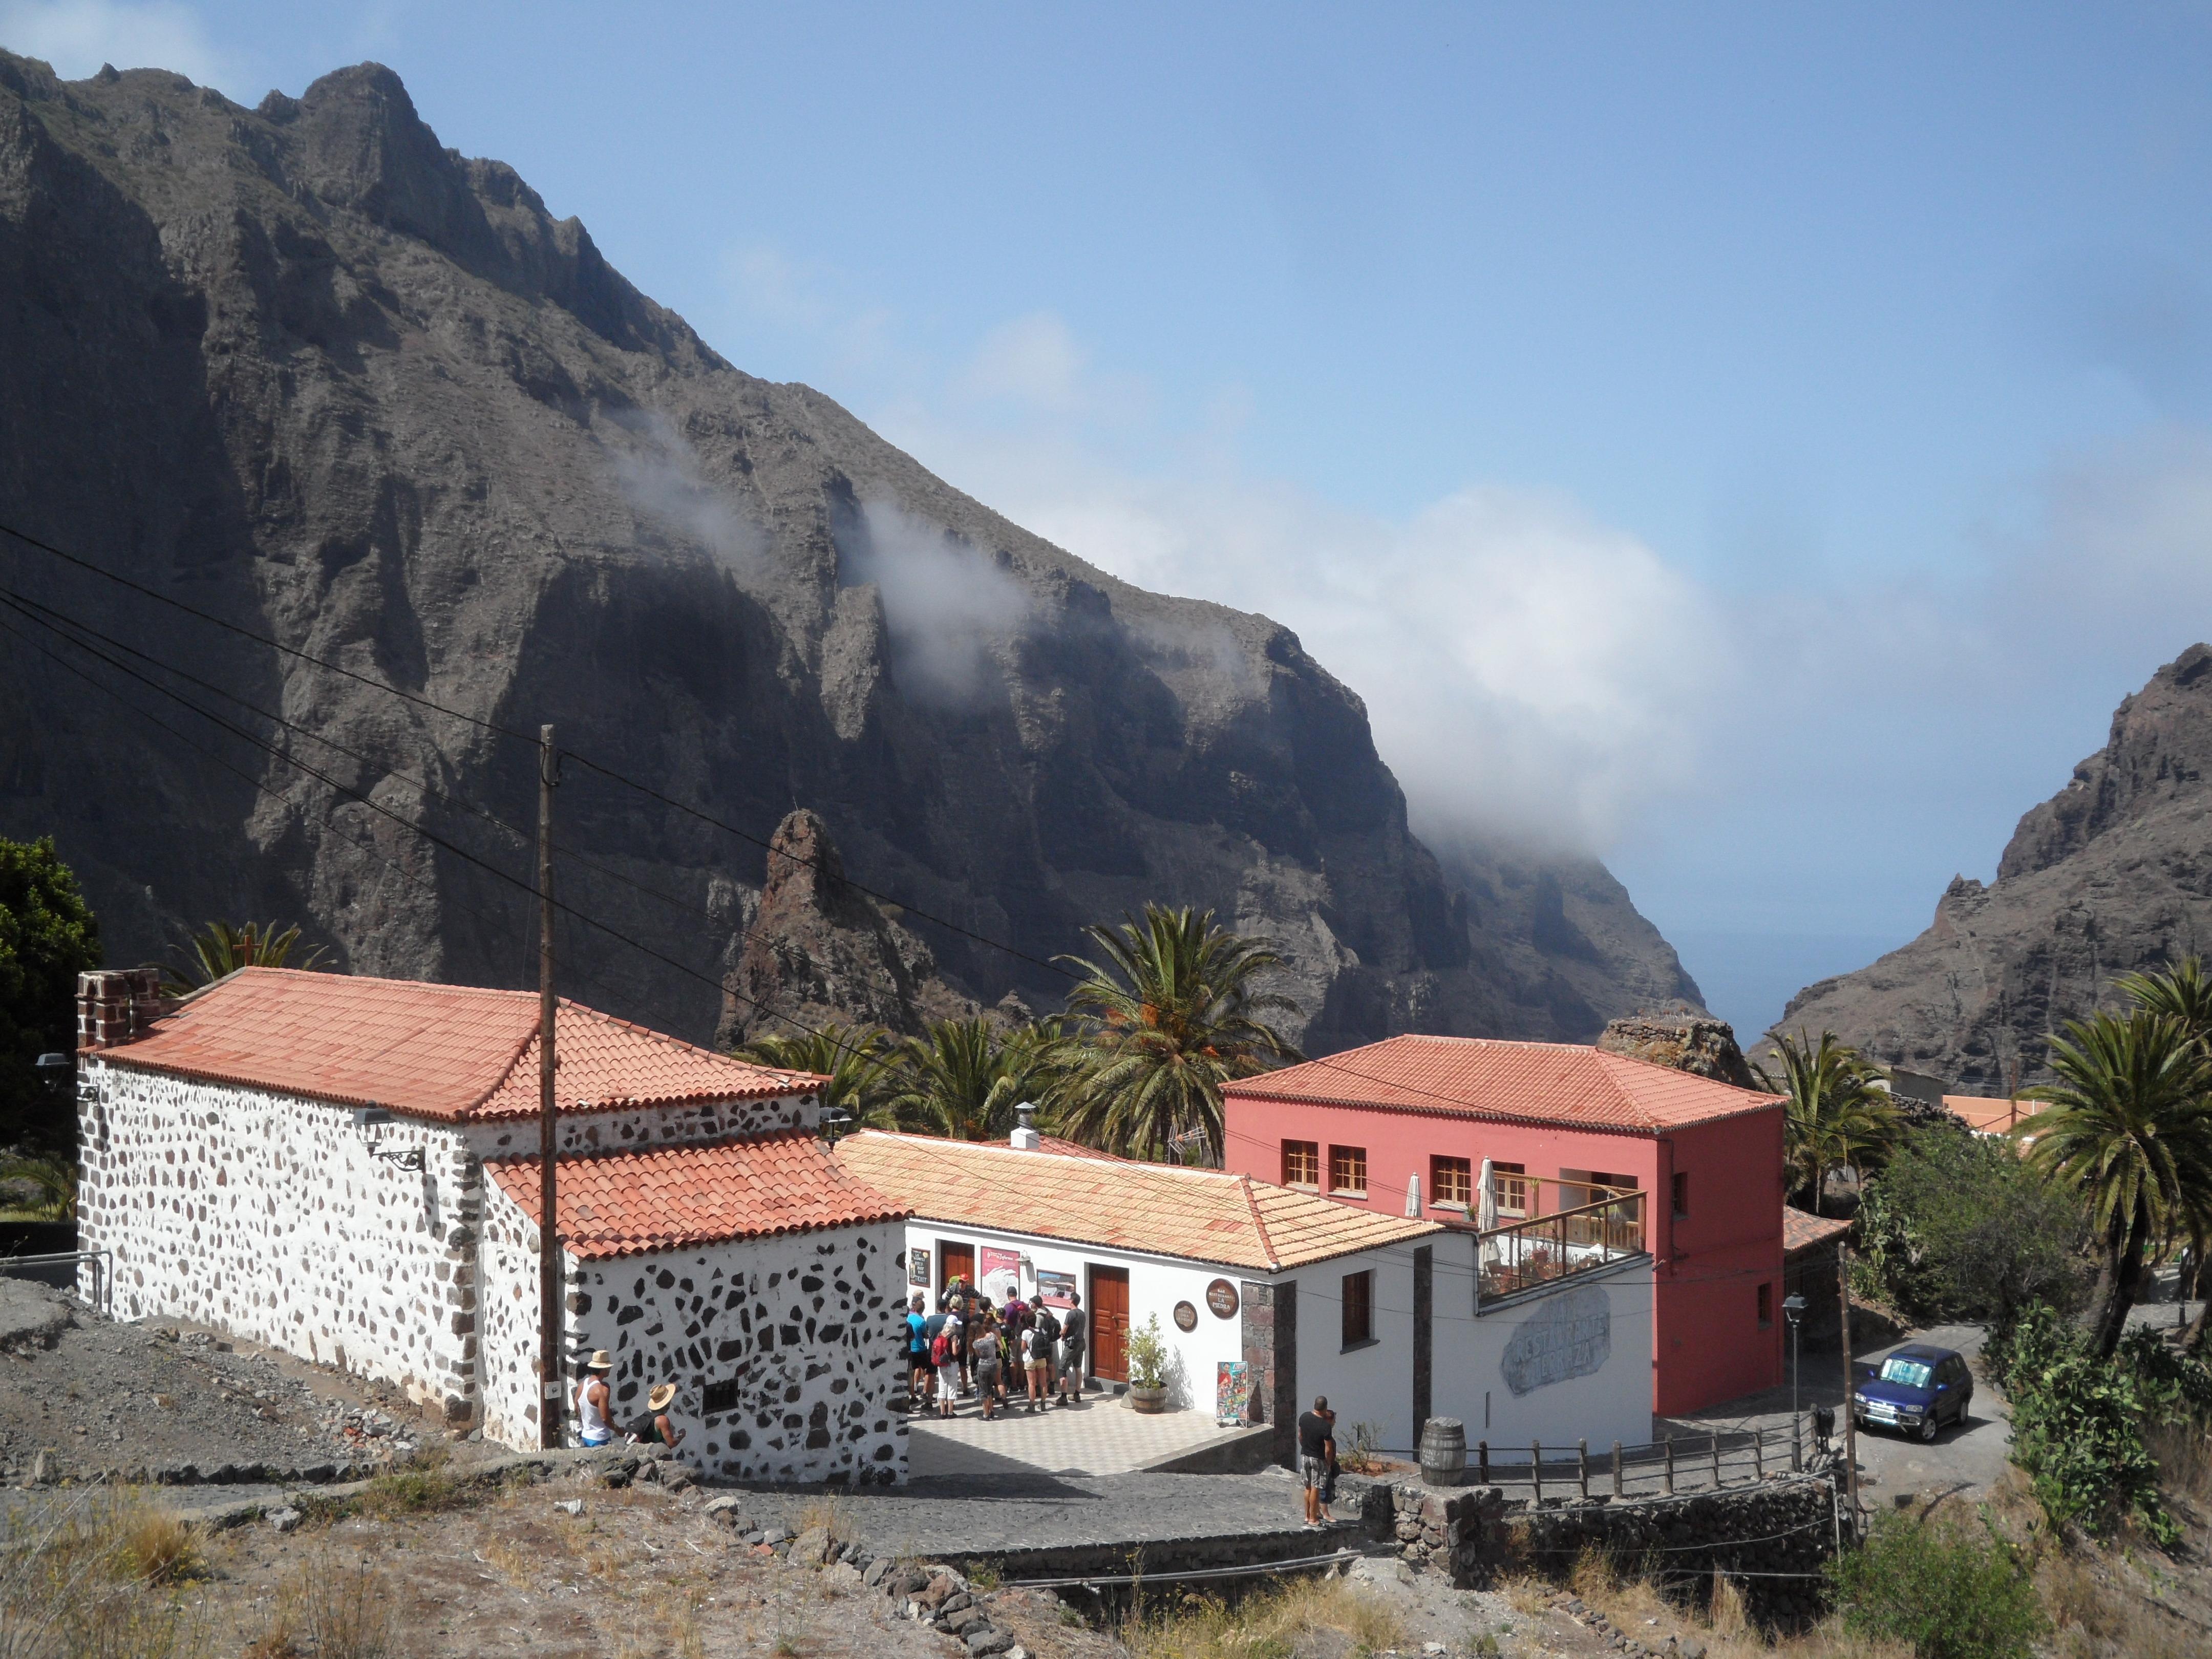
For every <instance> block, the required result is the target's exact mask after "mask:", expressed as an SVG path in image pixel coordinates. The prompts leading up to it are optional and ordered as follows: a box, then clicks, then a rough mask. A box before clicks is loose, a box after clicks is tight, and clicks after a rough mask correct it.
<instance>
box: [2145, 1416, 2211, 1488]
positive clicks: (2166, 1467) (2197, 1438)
mask: <svg viewBox="0 0 2212 1659" xmlns="http://www.w3.org/2000/svg"><path fill="white" fill-rule="evenodd" d="M2143 1443H2144V1444H2145V1445H2146V1446H2147V1447H2148V1449H2149V1450H2150V1455H2152V1457H2154V1458H2155V1459H2156V1460H2157V1462H2158V1484H2159V1485H2160V1486H2161V1487H2162V1488H2164V1490H2165V1492H2166V1495H2167V1496H2168V1497H2169V1498H2188V1499H2190V1500H2191V1501H2192V1502H2193V1503H2195V1504H2197V1505H2199V1506H2200V1507H2212V1434H2207V1433H2205V1432H2204V1431H2203V1430H2202V1429H2199V1428H2197V1426H2196V1425H2193V1424H2189V1423H2169V1424H2162V1425H2160V1426H2158V1427H2156V1428H2154V1429H2152V1430H2150V1431H2148V1432H2147V1433H2146V1434H2145V1435H2144V1436H2143Z"/></svg>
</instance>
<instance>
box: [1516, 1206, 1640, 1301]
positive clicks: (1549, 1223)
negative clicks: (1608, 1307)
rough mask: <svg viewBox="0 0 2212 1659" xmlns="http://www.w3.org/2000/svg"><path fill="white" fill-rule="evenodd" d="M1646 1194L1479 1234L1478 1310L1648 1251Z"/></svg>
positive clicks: (1563, 1212)
mask: <svg viewBox="0 0 2212 1659" xmlns="http://www.w3.org/2000/svg"><path fill="white" fill-rule="evenodd" d="M1644 1249H1645V1246H1644V1194H1642V1193H1621V1194H1616V1195H1614V1196H1613V1197H1611V1198H1607V1199H1601V1200H1599V1201H1598V1202H1597V1203H1595V1204H1580V1205H1577V1206H1575V1207H1574V1208H1572V1209H1571V1210H1559V1211H1555V1212H1553V1213H1552V1214H1550V1215H1540V1216H1536V1217H1534V1218H1531V1219H1529V1220H1527V1221H1517V1222H1515V1223H1514V1224H1513V1225H1511V1226H1510V1227H1498V1228H1495V1229H1493V1230H1492V1231H1489V1232H1486V1233H1481V1234H1479V1235H1478V1236H1477V1243H1476V1250H1475V1275H1474V1310H1475V1312H1476V1313H1478V1314H1480V1312H1481V1311H1482V1310H1483V1309H1484V1307H1485V1306H1486V1304H1490V1303H1492V1302H1500V1301H1503V1300H1504V1299H1505V1298H1506V1297H1515V1296H1519V1295H1522V1293H1523V1292H1525V1291H1533V1290H1535V1289H1538V1288H1539V1287H1541V1286H1542V1285H1548V1284H1550V1283H1552V1282H1553V1281H1554V1280H1556V1279H1571V1278H1573V1277H1574V1276H1575V1275H1576V1274H1577V1273H1595V1272H1596V1271H1598V1270H1599V1269H1600V1268H1603V1267H1611V1266H1613V1264H1614V1263H1615V1262H1617V1261H1626V1260H1628V1259H1629V1258H1630V1257H1632V1256H1638V1255H1643V1254H1644Z"/></svg>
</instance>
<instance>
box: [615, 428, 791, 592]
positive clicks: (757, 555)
mask: <svg viewBox="0 0 2212 1659" xmlns="http://www.w3.org/2000/svg"><path fill="white" fill-rule="evenodd" d="M623 425H625V426H627V427H628V428H629V430H630V431H631V432H632V433H634V434H635V436H636V438H637V440H638V442H637V447H635V449H631V450H627V451H621V452H617V453H616V454H615V455H614V457H613V461H614V471H615V479H616V482H617V483H619V484H620V485H621V486H622V492H623V496H624V497H625V498H626V499H627V500H628V501H629V504H630V505H631V507H635V509H636V510H637V511H638V512H639V513H642V514H644V515H645V516H646V517H647V518H650V519H653V520H656V521H658V522H659V524H660V525H661V526H662V527H663V528H664V529H665V530H668V531H672V532H675V534H676V535H677V536H678V537H679V538H682V539H683V540H684V541H687V542H689V543H690V544H692V545H693V546H695V547H698V548H702V549H704V550H706V551H708V552H709V553H712V554H713V555H714V556H715V557H716V558H717V559H718V560H719V561H720V562H721V564H722V566H723V568H726V569H727V570H729V571H731V572H732V574H735V575H737V576H738V577H740V578H746V577H750V576H753V575H757V574H758V573H759V570H760V563H761V554H762V552H763V549H764V548H765V547H766V545H767V538H765V537H763V535H762V534H761V532H760V530H759V527H758V526H756V525H755V524H753V523H752V522H751V520H749V519H747V518H746V517H745V516H744V514H743V513H740V512H739V511H738V508H737V507H736V506H735V505H734V504H733V503H732V501H731V499H730V497H729V496H728V495H727V494H726V493H725V492H724V491H723V489H721V488H720V486H719V485H717V484H715V483H714V482H713V481H712V480H710V479H708V477H707V476H706V474H705V471H704V469H703V468H702V467H701V465H700V464H699V453H698V452H697V451H696V450H695V449H693V448H692V447H691V446H690V442H689V441H686V440H685V438H684V435H683V434H682V433H681V432H679V431H678V430H677V429H676V424H675V422H672V421H671V420H670V419H669V418H668V417H667V416H665V415H663V414H661V413H659V411H658V410H654V411H653V412H651V413H648V414H646V415H644V416H640V417H638V418H635V419H633V420H629V421H625V422H623Z"/></svg>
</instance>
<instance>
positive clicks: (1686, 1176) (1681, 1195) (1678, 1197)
mask: <svg viewBox="0 0 2212 1659" xmlns="http://www.w3.org/2000/svg"><path fill="white" fill-rule="evenodd" d="M1674 1213H1675V1214H1676V1215H1677V1216H1686V1215H1688V1214H1689V1213H1690V1172H1689V1171H1688V1170H1675V1171H1674Z"/></svg>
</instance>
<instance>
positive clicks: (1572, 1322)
mask: <svg viewBox="0 0 2212 1659" xmlns="http://www.w3.org/2000/svg"><path fill="white" fill-rule="evenodd" d="M1612 1357H1613V1298H1612V1297H1609V1296H1607V1294H1606V1292H1605V1291H1604V1289H1603V1287H1602V1286H1600V1285H1578V1286H1577V1287H1576V1288H1575V1289H1573V1290H1571V1291H1561V1292H1560V1293H1559V1295H1557V1296H1553V1297H1546V1298H1545V1299H1544V1300H1543V1301H1541V1302H1540V1303H1539V1304H1537V1306H1536V1311H1535V1312H1534V1313H1533V1314H1531V1315H1529V1316H1528V1318H1526V1319H1524V1320H1522V1322H1521V1325H1520V1328H1518V1329H1517V1330H1516V1331H1515V1332H1514V1333H1513V1338H1512V1340H1510V1341H1509V1342H1508V1343H1507V1344H1506V1345H1505V1352H1504V1356H1503V1357H1502V1358H1500V1359H1499V1360H1498V1375H1499V1376H1503V1377H1504V1379H1505V1386H1506V1387H1507V1388H1509V1389H1511V1390H1512V1391H1513V1392H1514V1393H1515V1394H1516V1395H1524V1394H1532V1393H1534V1391H1535V1390H1536V1389H1542V1388H1548V1387H1549V1386H1550V1385H1551V1384H1553V1383H1564V1382H1565V1381H1566V1380H1567V1379H1568V1378H1569V1377H1571V1376H1593V1375H1595V1373H1597V1372H1598V1371H1601V1370H1604V1369H1605V1362H1606V1361H1607V1359H1609V1358H1612Z"/></svg>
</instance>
